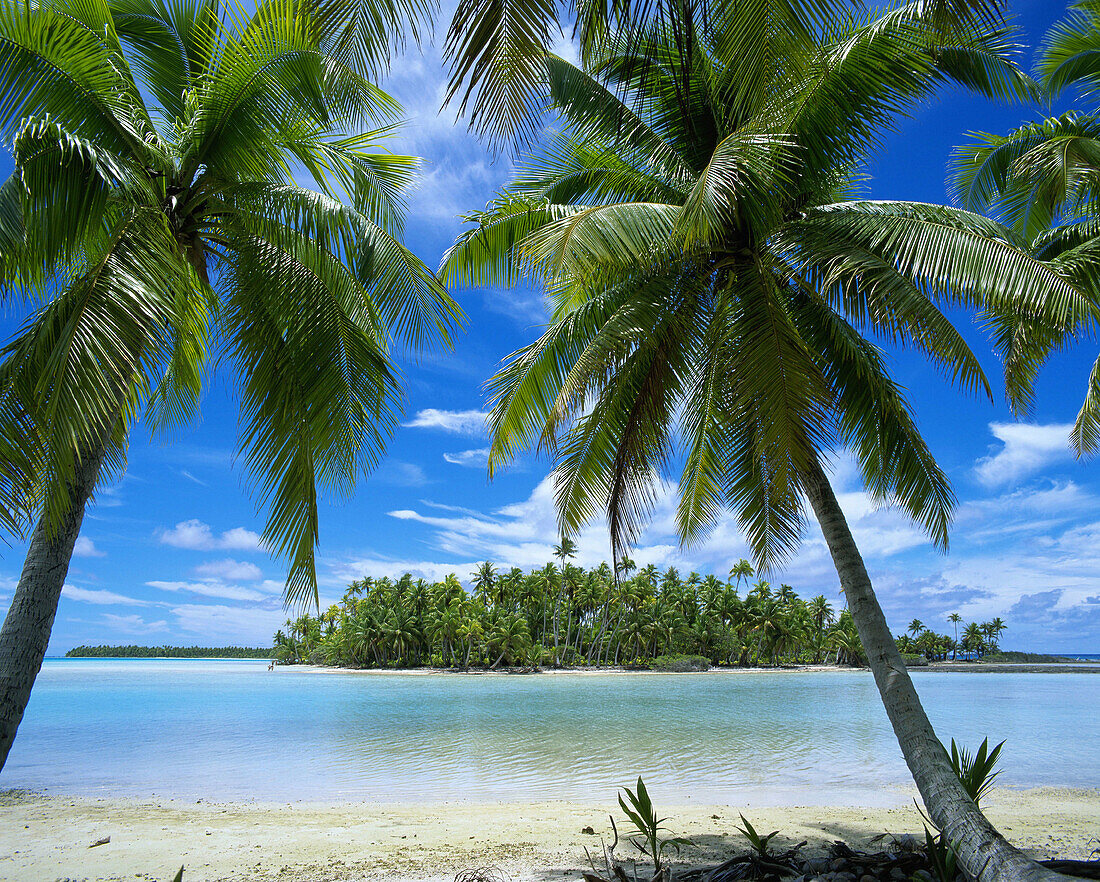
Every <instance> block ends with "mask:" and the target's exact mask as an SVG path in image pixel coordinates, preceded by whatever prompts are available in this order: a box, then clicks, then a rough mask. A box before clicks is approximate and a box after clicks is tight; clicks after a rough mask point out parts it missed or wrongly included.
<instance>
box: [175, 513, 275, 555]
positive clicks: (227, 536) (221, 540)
mask: <svg viewBox="0 0 1100 882" xmlns="http://www.w3.org/2000/svg"><path fill="white" fill-rule="evenodd" d="M156 536H157V539H159V540H160V541H161V542H162V543H163V544H164V545H172V546H174V547H176V548H188V549H192V550H194V551H211V550H214V549H219V548H220V549H225V550H231V551H262V550H263V541H262V539H261V538H260V535H259V534H258V533H254V532H252V531H251V530H246V529H245V528H244V527H234V528H233V529H231V530H226V531H225V532H224V533H222V534H221V535H215V534H214V531H213V530H212V529H211V528H210V525H209V524H204V523H203V522H202V521H200V520H198V519H197V518H192V519H191V520H188V521H180V522H179V523H178V524H176V526H174V527H173V528H172V529H171V530H158V531H157V534H156Z"/></svg>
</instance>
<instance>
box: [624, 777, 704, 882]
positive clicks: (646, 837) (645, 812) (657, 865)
mask: <svg viewBox="0 0 1100 882" xmlns="http://www.w3.org/2000/svg"><path fill="white" fill-rule="evenodd" d="M623 791H624V792H625V795H626V799H623V794H622V793H620V794H619V805H620V806H621V807H622V810H623V812H625V813H626V816H627V818H628V819H629V820H630V822H631V823H632V824H633V825H634V827H635V829H636V830H637V832H636V833H635V834H632V835H630V836H629V837H628V838H629V839H630V842H631V843H632V844H633V845H634V847H635V848H636V849H638V851H640V852H641V853H642V854H644V855H646V856H647V857H648V858H650V859H651V860H652V861H653V878H654V879H657V878H659V877H660V876H661V874H662V871H663V870H664V866H665V861H664V856H665V852H666V850H667V849H669V848H672V849H675V850H676V851H677V852H679V851H680V849H681V848H682V847H683V846H685V845H692V844H693V843H692V842H691V841H690V840H689V839H684V838H683V837H680V836H668V837H666V836H664V835H663V834H664V833H668V832H671V831H670V830H669V829H668V828H667V827H665V826H663V825H664V822H665V821H666V820H667V818H658V817H657V812H656V810H655V809H654V808H653V800H652V799H650V797H649V791H648V790H646V786H645V782H644V781H643V780H642V777H641V775H639V776H638V786H637V790H636V791H633V792H631V790H630V788H629V787H624V788H623ZM627 803H629V805H628V804H627Z"/></svg>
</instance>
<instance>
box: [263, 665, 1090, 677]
mask: <svg viewBox="0 0 1100 882" xmlns="http://www.w3.org/2000/svg"><path fill="white" fill-rule="evenodd" d="M280 669H284V670H296V671H308V672H316V673H326V674H357V675H359V674H364V675H386V674H404V675H409V676H421V677H422V676H435V675H444V674H457V675H463V676H486V677H531V676H539V677H541V676H554V677H560V676H568V675H577V676H588V677H590V676H597V675H601V674H630V675H638V674H640V675H661V676H664V675H668V674H674V675H688V676H694V675H697V674H731V675H748V674H769V675H774V674H817V673H866V674H868V675H869V674H870V673H871V669H870V668H865V667H852V666H850V665H827V664H820V665H779V666H777V667H733V666H725V665H722V666H718V665H715V666H713V667H710V668H708V669H707V670H705V671H663V670H653V669H648V668H627V667H623V666H621V665H615V666H606V667H561V668H551V667H546V668H536V669H534V670H532V669H529V668H518V669H517V668H500V669H497V670H490V669H485V668H466V669H463V668H431V667H420V668H345V667H339V666H336V665H276V666H275V670H280ZM907 670H909V672H910V673H917V674H919V673H945V672H949V673H957V674H997V673H1003V674H1100V663H1096V662H931V663H929V664H925V665H912V666H910V667H908V668H907Z"/></svg>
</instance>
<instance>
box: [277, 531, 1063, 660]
mask: <svg viewBox="0 0 1100 882" xmlns="http://www.w3.org/2000/svg"><path fill="white" fill-rule="evenodd" d="M575 553H576V546H575V545H574V544H573V543H572V542H571V541H570V540H568V539H564V540H562V542H561V544H560V545H559V546H557V547H556V548H555V556H556V557H557V558H558V560H557V562H556V563H555V562H549V563H547V564H546V565H545V566H543V567H541V568H539V569H535V570H529V571H524V570H522V569H520V568H518V567H513V568H511V569H509V570H505V571H500V570H498V569H497V567H496V565H495V564H493V563H492V562H488V561H487V562H485V563H483V564H481V565H480V566H478V568H477V569H476V570H475V571H474V572H473V573H471V574H470V581H471V583H472V589H473V590H472V591H468V590H467V589H466V587H465V586H464V585H463V584H462V582H461V581H460V580H459V578H458V576H457V574H451V575H448V576H447V577H446V578H444V579H443V580H442V581H439V582H428V581H426V580H424V579H416V578H414V577H413V576H412V575H411V574H410V573H405V574H403V575H401V576H400V577H398V578H396V579H390V578H387V577H378V578H364V579H361V580H358V581H355V582H352V583H351V585H349V586H348V589H347V590H346V591H345V592H344V596H343V598H342V599H341V600H340V602H339V603H336V604H333V605H332V606H331V607H329V608H328V609H327V610H323V611H320V612H319V614H318V615H301V616H299V617H298V618H296V619H291V620H288V621H287V622H286V625H285V627H284V628H281V629H279V630H278V631H277V632H276V634H275V635H274V640H273V642H274V644H275V645H274V659H275V661H276V662H277V663H278V664H287V665H293V664H313V665H330V666H335V667H344V668H430V669H441V668H447V669H452V670H470V669H489V670H492V669H498V668H500V667H502V666H503V667H505V668H513V669H515V668H521V669H525V670H535V669H538V668H540V667H552V668H632V669H648V670H672V671H680V670H685V671H686V670H706V669H708V668H710V667H712V666H730V667H778V666H786V665H822V664H831V665H839V666H862V665H864V664H865V661H866V660H865V658H864V653H863V647H862V645H861V643H860V639H859V635H858V633H857V632H856V627H855V623H854V622H853V620H852V616H851V614H850V613H849V612H848V611H847V610H844V609H842V610H840V611H839V614H838V613H837V611H835V610H834V607H833V605H832V603H830V601H829V600H828V599H827V598H826V597H825V596H824V595H820V594H819V595H817V596H816V597H813V598H812V599H808V600H807V599H803V598H801V597H799V595H798V593H797V592H796V591H795V589H794V588H792V587H791V586H790V585H780V586H779V587H778V588H773V586H772V585H770V584H769V583H768V582H766V581H764V580H762V579H761V580H758V581H756V582H755V583H754V582H753V581H752V579H753V577H754V576H756V573H755V570H754V568H753V566H752V564H750V563H749V562H748V561H747V560H740V561H738V562H737V563H736V564H735V565H734V566H733V567H732V568H731V569H730V571H729V575H728V578H721V577H718V576H715V575H713V574H710V575H705V576H704V575H701V574H699V573H694V572H693V573H689V574H688V575H687V576H681V575H680V573H679V572H678V571H677V570H676V569H675V568H674V567H669V568H668V569H666V570H664V571H663V572H662V571H660V570H659V569H658V568H657V567H656V566H653V565H649V566H645V567H641V568H640V569H639V568H638V567H636V566H635V564H634V562H633V561H632V560H630V559H629V558H623V559H622V560H620V561H618V563H617V566H616V567H614V568H612V567H611V566H610V565H608V564H607V563H602V564H600V565H599V566H597V567H593V568H591V569H585V568H582V567H578V566H575V565H574V564H573V563H571V562H570V558H572V557H573V556H574V554H575ZM742 592H744V593H742ZM945 624H947V625H949V626H950V627H951V631H952V633H951V634H947V633H943V634H940V633H936V632H935V631H933V630H932V629H930V628H928V627H926V626H925V624H924V623H923V622H922V621H920V620H919V619H914V620H913V621H912V622H910V623H909V626H908V628H907V629H906V633H903V634H900V635H898V636H897V645H898V649H899V650H900V651H901V653H902V657H903V658H904V659H905V661H906V663H907V664H910V665H914V666H916V665H919V666H927V665H929V664H934V663H937V662H945V661H947V660H948V659H950V660H951V661H963V660H965V661H985V662H990V661H1008V658H1007V657H1005V656H1003V654H1002V653H1001V648H1000V646H999V645H998V639H999V637H1000V636H1001V634H1002V632H1003V631H1005V629H1006V627H1007V625H1006V624H1005V622H1004V621H1003V620H1002V619H1001V618H999V617H998V618H994V619H993V620H992V621H989V622H982V623H978V622H969V623H968V622H964V621H963V619H962V616H961V615H958V614H956V613H952V614H951V615H949V616H947V617H946V618H945ZM1052 660H1053V659H1052ZM1020 661H1024V659H1023V658H1021V659H1020ZM1027 661H1029V662H1033V661H1035V660H1034V659H1027Z"/></svg>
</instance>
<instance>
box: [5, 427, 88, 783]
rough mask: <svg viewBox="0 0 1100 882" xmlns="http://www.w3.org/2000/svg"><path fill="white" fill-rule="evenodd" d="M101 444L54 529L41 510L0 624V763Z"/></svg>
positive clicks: (49, 626)
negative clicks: (50, 526) (48, 523)
mask: <svg viewBox="0 0 1100 882" xmlns="http://www.w3.org/2000/svg"><path fill="white" fill-rule="evenodd" d="M106 448H107V445H106V438H105V439H104V443H103V444H102V445H101V446H100V448H99V450H97V451H95V452H93V453H92V454H91V455H90V456H87V457H85V458H84V461H83V462H82V463H81V464H80V465H78V466H77V470H76V475H75V477H74V479H73V483H72V484H71V485H70V487H69V511H68V513H67V514H66V515H65V517H64V518H63V519H62V521H61V523H59V524H57V525H56V529H54V530H52V531H51V530H50V529H49V528H48V527H47V524H46V518H45V516H43V517H41V518H40V519H39V521H38V524H37V525H36V526H35V528H34V532H33V533H32V534H31V544H30V547H29V548H28V549H27V559H26V560H25V561H24V562H23V573H22V575H20V577H19V585H18V586H17V587H16V589H15V597H14V598H12V602H11V607H10V608H9V609H8V614H7V616H6V617H5V619H4V625H3V628H0V769H3V768H4V764H5V763H6V762H7V761H8V753H9V752H10V751H11V746H12V744H13V743H14V742H15V733H16V731H17V730H18V729H19V723H20V722H21V721H22V719H23V712H24V711H25V710H26V709H27V702H28V701H29V700H30V697H31V688H32V687H33V686H34V681H35V678H37V677H38V672H39V670H41V668H42V659H43V658H44V657H45V655H46V647H47V646H48V645H49V642H50V632H51V631H52V630H53V621H54V617H55V616H56V615H57V604H58V601H59V600H60V599H61V589H62V588H63V587H64V586H65V577H66V576H67V575H68V573H69V561H70V560H71V559H72V556H73V547H74V546H75V545H76V537H77V536H78V535H79V534H80V525H81V523H82V522H83V520H84V508H85V506H86V505H87V503H88V499H89V498H91V495H92V491H93V490H94V489H95V484H96V480H97V479H98V478H99V470H100V467H101V466H102V465H103V457H104V455H105V454H106Z"/></svg>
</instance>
